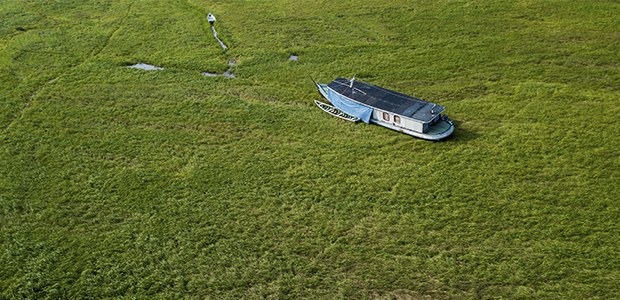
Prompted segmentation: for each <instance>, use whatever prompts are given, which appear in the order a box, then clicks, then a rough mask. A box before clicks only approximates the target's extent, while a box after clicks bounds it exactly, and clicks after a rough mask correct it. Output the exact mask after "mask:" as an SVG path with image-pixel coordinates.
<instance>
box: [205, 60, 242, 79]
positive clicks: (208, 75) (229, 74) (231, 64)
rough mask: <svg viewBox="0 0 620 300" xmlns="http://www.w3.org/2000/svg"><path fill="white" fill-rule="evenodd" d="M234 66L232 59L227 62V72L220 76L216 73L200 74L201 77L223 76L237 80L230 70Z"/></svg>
mask: <svg viewBox="0 0 620 300" xmlns="http://www.w3.org/2000/svg"><path fill="white" fill-rule="evenodd" d="M235 64H236V62H235V60H234V59H230V60H228V70H226V72H224V73H222V74H221V75H220V74H216V73H210V72H202V73H201V74H202V76H207V77H217V76H224V77H226V78H237V77H236V76H235V74H234V73H233V72H232V70H231V68H232V67H233V66H234V65H235Z"/></svg>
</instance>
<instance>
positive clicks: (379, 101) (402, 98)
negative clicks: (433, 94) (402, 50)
mask: <svg viewBox="0 0 620 300" xmlns="http://www.w3.org/2000/svg"><path fill="white" fill-rule="evenodd" d="M350 85H351V81H350V80H349V79H346V78H336V80H334V81H332V82H330V83H329V84H328V85H327V86H329V87H330V88H331V89H332V90H334V91H336V92H337V93H339V94H342V95H344V96H346V97H348V98H351V99H353V100H355V101H357V102H360V103H362V104H365V105H368V106H371V107H373V108H377V109H380V110H384V111H388V112H391V113H394V114H397V115H401V116H406V117H409V118H412V119H415V120H418V121H422V122H430V121H431V120H433V119H434V118H435V117H436V116H437V115H438V114H440V113H441V112H442V111H443V110H444V108H443V106H441V105H437V104H434V103H431V102H428V101H425V100H422V99H418V98H415V97H412V96H408V95H405V94H401V93H399V92H395V91H391V90H388V89H384V88H382V87H378V86H375V85H372V84H368V83H365V82H361V81H355V80H354V81H353V88H352V89H351V88H350V87H349V86H350ZM431 111H432V112H433V113H431Z"/></svg>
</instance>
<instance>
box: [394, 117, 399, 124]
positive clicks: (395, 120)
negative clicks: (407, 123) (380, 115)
mask: <svg viewBox="0 0 620 300" xmlns="http://www.w3.org/2000/svg"><path fill="white" fill-rule="evenodd" d="M394 123H398V124H400V117H399V116H394Z"/></svg>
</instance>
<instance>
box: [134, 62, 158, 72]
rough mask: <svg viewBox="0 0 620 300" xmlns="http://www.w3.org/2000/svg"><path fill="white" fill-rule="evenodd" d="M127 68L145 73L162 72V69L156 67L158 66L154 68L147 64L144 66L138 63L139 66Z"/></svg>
mask: <svg viewBox="0 0 620 300" xmlns="http://www.w3.org/2000/svg"><path fill="white" fill-rule="evenodd" d="M127 67H128V68H132V69H140V70H145V71H159V70H163V69H164V68H162V67H158V66H154V65H149V64H144V63H139V64H135V65H131V66H127Z"/></svg>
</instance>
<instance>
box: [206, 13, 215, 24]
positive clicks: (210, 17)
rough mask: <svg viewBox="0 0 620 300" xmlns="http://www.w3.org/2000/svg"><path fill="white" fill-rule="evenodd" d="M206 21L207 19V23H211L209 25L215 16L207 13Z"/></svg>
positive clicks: (213, 21)
mask: <svg viewBox="0 0 620 300" xmlns="http://www.w3.org/2000/svg"><path fill="white" fill-rule="evenodd" d="M207 21H209V23H211V25H213V23H215V16H214V15H213V14H212V13H209V14H208V15H207Z"/></svg>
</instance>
